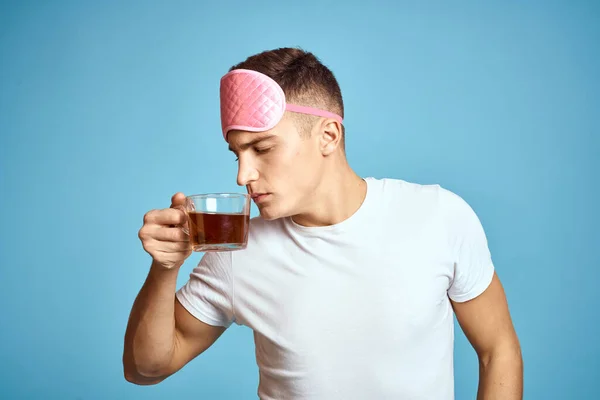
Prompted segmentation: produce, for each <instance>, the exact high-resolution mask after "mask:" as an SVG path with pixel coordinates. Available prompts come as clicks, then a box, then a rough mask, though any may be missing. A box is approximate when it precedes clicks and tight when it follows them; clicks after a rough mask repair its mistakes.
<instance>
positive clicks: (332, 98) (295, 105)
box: [123, 48, 522, 400]
mask: <svg viewBox="0 0 600 400" xmlns="http://www.w3.org/2000/svg"><path fill="white" fill-rule="evenodd" d="M343 113H344V109H343V101H342V96H341V92H340V88H339V86H338V84H337V82H336V79H335V78H334V76H333V74H332V73H331V71H330V70H329V69H328V68H326V67H325V66H324V65H322V64H321V63H320V62H319V60H318V59H317V58H316V57H315V56H314V55H312V54H311V53H307V52H304V51H302V50H299V49H293V48H282V49H277V50H272V51H267V52H263V53H260V54H257V55H255V56H252V57H250V58H248V59H247V60H246V61H244V62H242V63H241V64H239V65H236V66H234V67H233V68H231V70H230V72H229V73H228V74H226V75H225V76H224V77H223V79H222V80H221V119H222V127H223V135H224V139H225V140H226V141H227V143H228V145H229V148H230V149H231V150H232V151H233V153H235V155H236V156H237V157H238V163H239V170H238V176H237V181H238V184H239V185H242V186H246V188H247V190H248V192H249V193H250V194H251V195H252V198H253V199H254V201H255V202H256V204H257V206H258V209H259V210H260V217H257V218H253V219H252V221H251V226H250V237H249V243H248V247H247V248H246V249H244V250H240V251H234V252H209V253H206V254H205V255H204V256H203V258H202V260H201V261H200V263H199V265H198V266H197V267H196V268H195V269H194V270H193V272H192V273H191V274H190V279H189V281H188V282H187V283H186V284H185V285H184V286H183V287H182V288H181V289H180V290H179V291H177V293H176V278H177V273H178V271H179V268H180V267H181V265H182V264H183V263H184V261H185V259H186V258H187V257H188V256H189V255H190V254H191V249H190V245H189V238H188V237H187V236H186V235H185V234H184V233H183V231H182V230H181V229H180V228H181V226H182V225H183V224H184V223H185V220H186V219H185V214H184V213H183V212H182V211H181V209H180V208H181V205H182V204H183V202H184V195H183V194H182V193H177V194H175V195H174V196H173V197H172V204H171V207H170V208H168V209H163V210H153V211H151V212H149V213H148V214H146V216H145V218H144V225H143V227H142V228H141V229H140V232H139V236H140V239H141V241H142V243H143V247H144V249H145V250H146V251H147V252H148V253H149V254H150V255H151V256H152V259H153V262H152V265H151V267H150V271H149V274H148V278H147V280H146V282H145V283H144V285H143V287H142V289H141V291H140V293H139V295H138V297H137V299H136V301H135V303H134V306H133V309H132V312H131V317H130V320H129V324H128V327H127V332H126V335H125V348H124V356H123V363H124V372H125V377H126V379H127V380H128V381H130V382H134V383H136V384H141V385H145V384H156V383H158V382H160V381H162V380H163V379H165V378H166V377H168V376H170V375H171V374H173V373H175V372H176V371H178V370H179V369H181V368H182V367H183V366H184V365H185V364H186V363H188V362H189V361H190V360H192V359H193V358H194V357H196V356H198V355H199V354H201V353H202V352H203V351H205V350H206V349H207V348H208V347H210V346H211V345H212V343H214V342H215V341H216V340H217V339H218V338H219V336H220V335H221V334H222V333H223V332H224V331H225V330H226V329H227V327H229V326H230V325H231V324H232V323H234V322H235V323H237V324H242V325H246V326H248V327H250V328H251V329H253V331H254V332H255V335H254V337H255V345H256V357H257V363H258V366H259V373H260V384H259V388H258V394H259V397H260V398H261V399H452V398H453V397H454V378H453V327H454V326H453V312H454V313H455V314H456V316H457V319H458V321H459V323H460V325H461V327H462V329H463V330H464V332H465V334H466V336H467V338H468V339H469V341H470V342H471V343H472V345H473V347H474V349H475V350H476V352H477V354H478V357H479V364H480V385H479V398H480V399H503V400H510V399H520V398H522V358H521V353H520V347H519V342H518V339H517V336H516V334H515V331H514V329H513V326H512V322H511V318H510V315H509V311H508V307H507V303H506V299H505V295H504V291H503V288H502V286H501V284H500V282H499V280H498V277H497V276H496V274H495V272H494V266H493V264H492V260H491V256H490V252H489V250H488V246H487V241H486V237H485V234H484V231H483V229H482V226H481V224H480V222H479V220H478V218H477V216H476V214H475V213H474V212H473V210H472V209H471V208H470V207H469V205H468V204H467V203H466V202H465V201H463V200H462V199H461V198H460V197H459V196H457V195H455V194H453V193H452V192H450V191H448V190H445V189H443V188H441V187H440V186H439V185H418V184H414V183H409V182H406V181H403V180H399V179H375V178H361V177H359V176H358V175H356V174H355V173H354V172H353V170H352V168H351V167H350V166H349V165H348V162H347V160H346V157H345V151H344V127H343Z"/></svg>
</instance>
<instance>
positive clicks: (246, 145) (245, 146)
mask: <svg viewBox="0 0 600 400" xmlns="http://www.w3.org/2000/svg"><path fill="white" fill-rule="evenodd" d="M275 136H276V135H267V136H263V137H259V138H256V139H254V140H251V141H250V142H248V143H245V144H243V145H241V146H240V149H241V150H244V149H247V148H248V147H251V146H254V145H255V144H258V143H260V142H262V141H263V140H267V139H271V138H274V137H275ZM229 151H233V152H235V150H234V149H233V147H231V145H229Z"/></svg>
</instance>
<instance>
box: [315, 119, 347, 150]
mask: <svg viewBox="0 0 600 400" xmlns="http://www.w3.org/2000/svg"><path fill="white" fill-rule="evenodd" d="M314 129H315V130H316V132H313V134H316V135H318V137H319V149H320V150H321V154H323V155H324V156H328V155H331V154H333V152H334V151H335V150H336V149H337V148H338V147H339V146H341V141H342V125H341V124H340V123H339V122H338V121H336V120H335V119H333V118H321V119H320V121H319V123H317V124H316V125H315V128H314Z"/></svg>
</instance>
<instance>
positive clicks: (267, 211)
mask: <svg viewBox="0 0 600 400" xmlns="http://www.w3.org/2000/svg"><path fill="white" fill-rule="evenodd" d="M258 211H259V213H260V217H261V218H262V219H264V220H265V221H273V220H276V219H279V218H281V217H282V216H281V214H280V213H278V212H276V211H275V210H273V208H272V207H258Z"/></svg>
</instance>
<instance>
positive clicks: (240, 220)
mask: <svg viewBox="0 0 600 400" xmlns="http://www.w3.org/2000/svg"><path fill="white" fill-rule="evenodd" d="M188 218H189V228H190V241H191V244H192V248H193V249H194V250H195V251H210V250H228V249H229V250H236V249H243V248H245V247H246V242H247V240H248V224H249V222H250V216H249V215H246V214H220V213H219V214H218V213H203V212H196V211H193V212H189V213H188Z"/></svg>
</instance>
